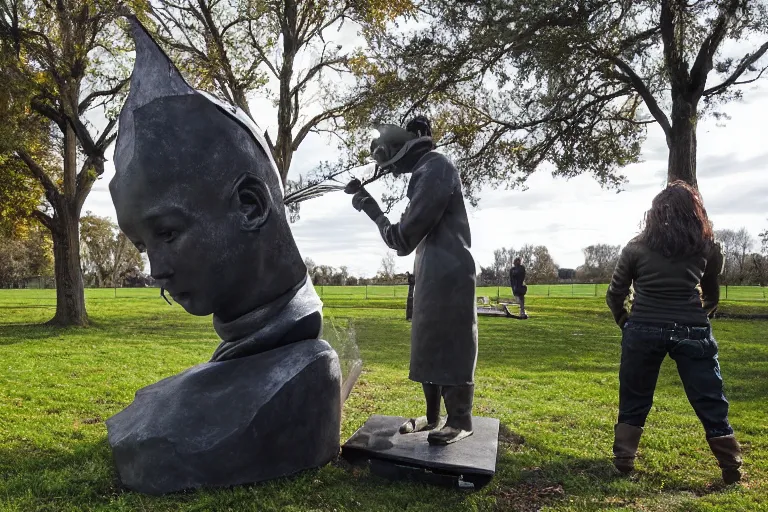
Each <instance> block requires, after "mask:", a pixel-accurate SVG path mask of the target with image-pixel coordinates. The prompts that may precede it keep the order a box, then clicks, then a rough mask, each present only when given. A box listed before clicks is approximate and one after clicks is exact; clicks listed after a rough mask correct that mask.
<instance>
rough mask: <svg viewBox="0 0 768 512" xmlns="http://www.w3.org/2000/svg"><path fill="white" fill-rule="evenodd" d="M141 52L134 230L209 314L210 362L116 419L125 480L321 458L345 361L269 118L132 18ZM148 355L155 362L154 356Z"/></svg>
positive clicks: (127, 156)
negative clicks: (203, 81)
mask: <svg viewBox="0 0 768 512" xmlns="http://www.w3.org/2000/svg"><path fill="white" fill-rule="evenodd" d="M131 22H132V24H133V34H134V39H135V41H136V63H135V66H134V70H133V74H132V75H131V89H130V93H129V95H128V98H127V100H126V103H125V105H124V107H123V109H122V111H121V113H120V120H119V123H120V124H119V135H118V139H117V143H116V148H115V157H114V160H115V168H116V174H115V177H114V179H113V180H112V181H111V182H110V187H109V188H110V192H111V194H112V198H113V201H114V204H115V209H116V212H117V218H118V223H119V225H120V228H121V229H122V230H123V231H124V232H125V234H126V235H127V236H128V237H129V238H130V240H131V241H132V242H133V243H134V244H135V245H136V246H137V247H138V248H139V249H140V250H145V251H146V253H147V256H148V257H149V261H150V266H151V271H152V276H153V277H154V278H155V279H156V280H157V281H158V282H159V283H160V284H161V286H163V288H165V289H166V290H167V292H168V293H169V294H170V295H171V297H173V299H174V300H175V301H176V302H177V303H178V304H180V305H181V306H182V307H183V308H184V309H185V310H186V311H187V312H189V313H191V314H193V315H201V316H202V315H211V314H212V315H213V323H214V328H215V330H216V332H217V334H218V335H219V336H220V337H221V339H222V341H221V343H220V345H219V347H218V348H217V349H216V350H215V352H214V354H213V357H212V359H211V361H210V362H207V363H203V364H200V365H198V366H195V367H193V368H190V369H189V370H186V371H184V372H182V373H180V374H178V375H174V376H172V377H169V378H167V379H164V380H162V381H160V382H158V383H155V384H152V385H150V386H147V387H145V388H143V389H140V390H139V391H138V392H137V393H136V398H135V400H134V402H133V403H132V404H131V405H130V406H128V407H127V408H126V409H125V410H123V411H121V412H120V413H118V414H116V415H115V416H113V417H112V418H110V419H109V420H108V421H107V428H108V438H109V443H110V445H111V447H112V450H113V455H114V459H115V462H116V466H117V470H118V473H119V476H120V479H121V481H122V482H123V484H124V485H126V486H127V487H129V488H132V489H134V490H138V491H141V492H146V493H151V494H161V493H166V492H172V491H177V490H181V489H186V488H195V487H202V486H229V485H235V484H241V483H249V482H257V481H261V480H266V479H270V478H275V477H280V476H284V475H289V474H292V473H295V472H297V471H300V470H303V469H307V468H311V467H317V466H321V465H323V464H325V463H327V462H328V461H329V460H330V459H331V458H333V457H334V456H336V454H337V453H338V449H339V423H340V417H341V392H340V380H341V375H340V369H339V362H338V357H337V354H336V353H335V352H334V350H333V349H332V348H331V347H330V346H329V345H328V344H327V343H326V342H325V341H322V340H320V339H319V337H320V335H321V329H322V310H321V308H322V304H321V302H320V300H319V298H318V297H317V295H316V294H315V291H314V288H313V286H312V283H311V282H310V280H309V277H308V276H307V271H306V267H305V266H304V263H303V261H302V258H301V255H300V254H299V251H298V249H297V247H296V244H295V242H294V239H293V237H292V235H291V231H290V228H289V225H288V221H287V219H286V215H285V210H284V207H283V204H282V197H283V190H282V184H281V180H280V177H279V176H278V174H277V171H276V167H275V165H274V162H273V161H272V158H271V156H270V154H269V151H268V150H267V149H266V144H265V143H264V141H263V139H262V138H261V136H260V134H259V132H258V129H257V128H256V127H255V126H254V125H253V123H252V122H251V121H250V120H249V119H248V118H247V117H246V116H245V115H244V114H243V113H242V112H240V111H239V110H238V109H236V108H234V107H232V106H230V105H228V104H224V103H222V102H220V101H218V100H216V99H215V98H213V97H211V96H209V95H207V94H205V93H202V92H200V91H196V90H194V89H193V88H191V87H190V86H189V85H188V84H187V83H186V82H185V81H184V79H183V78H182V77H181V75H180V74H179V72H178V70H177V69H176V68H175V67H174V66H173V64H172V63H171V61H170V60H169V59H168V58H167V56H166V55H165V54H164V53H163V52H162V50H161V49H160V48H159V47H158V46H157V45H156V44H155V42H154V41H153V40H152V39H151V38H150V36H149V35H148V34H147V32H146V31H145V30H144V28H143V27H142V26H141V24H140V23H139V22H138V21H137V20H135V19H131ZM147 364H151V361H148V362H147Z"/></svg>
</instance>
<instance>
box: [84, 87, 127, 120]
mask: <svg viewBox="0 0 768 512" xmlns="http://www.w3.org/2000/svg"><path fill="white" fill-rule="evenodd" d="M129 81H130V78H125V79H123V80H120V82H118V83H117V85H115V86H114V87H113V88H111V89H107V90H104V91H94V92H92V93H90V94H89V95H88V96H86V97H85V99H84V100H83V101H81V102H80V104H79V105H78V106H77V113H78V115H82V114H83V112H85V111H86V110H87V109H88V107H90V106H91V103H93V100H95V99H96V98H99V97H101V96H114V95H115V94H117V93H119V92H120V91H121V90H122V89H123V87H125V86H126V85H127V84H128V82H129Z"/></svg>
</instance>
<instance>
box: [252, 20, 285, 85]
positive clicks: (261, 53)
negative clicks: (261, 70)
mask: <svg viewBox="0 0 768 512" xmlns="http://www.w3.org/2000/svg"><path fill="white" fill-rule="evenodd" d="M248 35H249V36H250V37H251V46H253V49H254V50H256V53H258V54H259V57H260V58H261V61H257V60H254V63H253V65H252V66H251V70H255V68H256V67H257V66H258V63H259V62H263V63H264V64H266V65H267V67H268V68H269V70H270V71H271V72H272V74H273V75H275V78H280V73H279V72H278V70H277V69H276V68H275V66H274V64H272V62H271V61H270V60H269V58H268V57H267V53H266V52H265V51H264V48H262V46H261V44H260V43H259V42H258V41H257V40H256V36H255V35H254V33H253V24H252V21H249V22H248ZM251 70H249V73H250V72H251Z"/></svg>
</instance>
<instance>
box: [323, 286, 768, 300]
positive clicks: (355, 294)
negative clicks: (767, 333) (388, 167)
mask: <svg viewBox="0 0 768 512" xmlns="http://www.w3.org/2000/svg"><path fill="white" fill-rule="evenodd" d="M315 289H316V290H317V293H318V295H320V297H327V298H345V297H346V298H350V299H352V298H355V299H365V300H369V299H386V298H405V297H407V296H408V285H367V286H323V285H315ZM606 291H608V285H607V284H576V283H574V284H551V285H550V284H530V285H528V293H527V294H526V297H553V298H557V297H562V298H567V297H603V296H605V292H606ZM477 296H478V297H488V298H490V299H496V300H499V299H512V291H511V290H510V289H509V287H506V286H478V287H477ZM720 298H721V299H727V300H753V301H763V300H768V288H767V287H763V286H725V285H723V286H721V287H720Z"/></svg>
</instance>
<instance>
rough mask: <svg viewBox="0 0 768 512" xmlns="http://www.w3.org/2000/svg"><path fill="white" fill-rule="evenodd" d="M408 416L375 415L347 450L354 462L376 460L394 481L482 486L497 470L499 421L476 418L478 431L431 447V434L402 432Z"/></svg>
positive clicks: (376, 469) (377, 470)
mask: <svg viewBox="0 0 768 512" xmlns="http://www.w3.org/2000/svg"><path fill="white" fill-rule="evenodd" d="M407 419H408V418H403V417H399V416H379V415H374V416H371V417H370V418H369V419H368V421H366V422H365V425H363V426H362V427H361V428H360V429H359V430H358V431H357V432H355V433H354V435H352V437H350V438H349V440H348V441H347V442H346V443H345V444H344V446H342V448H341V456H342V457H344V459H346V460H347V461H349V462H350V463H352V464H366V463H370V468H371V472H373V473H374V474H377V475H379V476H382V477H385V478H389V479H392V480H414V481H419V482H424V483H429V484H433V485H442V486H448V487H459V488H468V489H473V488H474V489H479V488H481V487H483V486H485V485H486V484H487V483H488V482H490V481H491V479H492V478H493V475H494V474H495V473H496V451H497V448H498V442H499V420H497V419H494V418H483V417H478V416H474V417H473V418H472V423H473V427H474V433H473V434H472V435H471V436H469V437H467V438H466V439H462V440H461V441H458V442H456V443H454V444H450V445H447V446H435V445H430V444H429V443H428V442H427V436H428V435H429V432H416V433H413V434H400V433H399V432H398V429H399V428H400V425H402V424H403V423H404V422H405V421H406V420H407Z"/></svg>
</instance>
